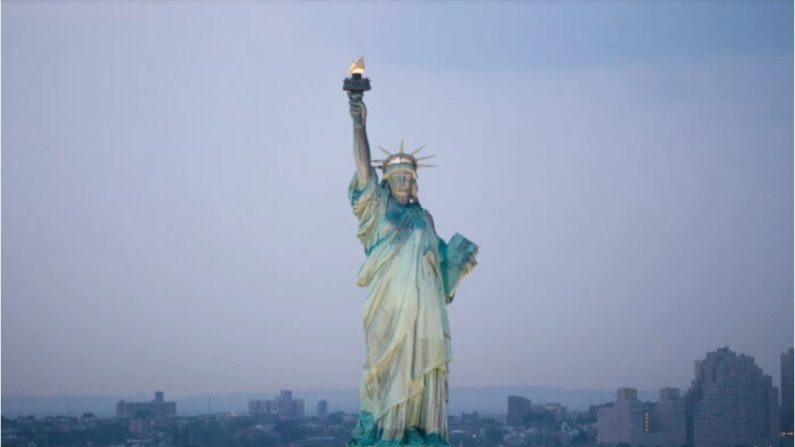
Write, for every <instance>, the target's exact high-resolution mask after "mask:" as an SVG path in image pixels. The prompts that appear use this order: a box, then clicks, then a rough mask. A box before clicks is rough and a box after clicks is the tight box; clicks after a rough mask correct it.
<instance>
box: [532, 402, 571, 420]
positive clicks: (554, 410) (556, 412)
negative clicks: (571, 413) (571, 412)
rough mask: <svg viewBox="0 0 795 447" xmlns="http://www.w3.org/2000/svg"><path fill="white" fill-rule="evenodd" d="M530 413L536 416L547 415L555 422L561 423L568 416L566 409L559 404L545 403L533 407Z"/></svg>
mask: <svg viewBox="0 0 795 447" xmlns="http://www.w3.org/2000/svg"><path fill="white" fill-rule="evenodd" d="M531 412H533V413H537V414H547V415H550V416H551V417H552V418H554V420H555V422H558V423H560V422H563V421H564V420H566V418H567V416H568V410H567V409H566V407H564V406H563V405H561V404H559V403H546V404H541V405H533V406H532V407H531Z"/></svg>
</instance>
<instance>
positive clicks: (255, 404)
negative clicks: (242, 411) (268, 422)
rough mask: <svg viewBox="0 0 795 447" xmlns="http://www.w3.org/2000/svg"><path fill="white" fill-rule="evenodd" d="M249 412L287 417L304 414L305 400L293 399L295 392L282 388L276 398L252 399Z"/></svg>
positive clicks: (296, 416)
mask: <svg viewBox="0 0 795 447" xmlns="http://www.w3.org/2000/svg"><path fill="white" fill-rule="evenodd" d="M248 412H249V414H251V415H252V416H253V415H260V414H271V415H277V416H283V417H287V418H299V417H303V416H304V400H303V399H293V392H292V391H290V390H281V391H280V392H279V394H278V395H277V396H276V398H275V399H251V400H249V401H248Z"/></svg>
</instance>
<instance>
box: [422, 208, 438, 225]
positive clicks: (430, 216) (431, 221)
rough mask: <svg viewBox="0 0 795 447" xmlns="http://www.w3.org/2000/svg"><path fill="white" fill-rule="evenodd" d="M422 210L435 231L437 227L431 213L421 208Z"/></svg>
mask: <svg viewBox="0 0 795 447" xmlns="http://www.w3.org/2000/svg"><path fill="white" fill-rule="evenodd" d="M420 209H422V214H423V215H424V216H425V219H427V220H428V223H430V224H431V227H432V228H434V229H435V228H436V226H435V225H434V223H433V216H432V215H431V212H430V211H428V210H426V209H425V208H422V207H420Z"/></svg>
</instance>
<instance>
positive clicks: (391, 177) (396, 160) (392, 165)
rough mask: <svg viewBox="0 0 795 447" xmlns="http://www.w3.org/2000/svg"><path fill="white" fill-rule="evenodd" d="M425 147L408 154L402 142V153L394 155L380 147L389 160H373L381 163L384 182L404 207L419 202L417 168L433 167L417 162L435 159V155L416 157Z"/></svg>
mask: <svg viewBox="0 0 795 447" xmlns="http://www.w3.org/2000/svg"><path fill="white" fill-rule="evenodd" d="M424 147H425V146H420V147H419V148H417V149H415V150H413V151H411V153H408V154H407V153H405V152H404V151H403V141H402V140H401V141H400V152H398V153H397V154H393V153H391V152H389V151H388V150H386V149H384V148H383V147H380V146H379V148H380V149H381V150H382V151H384V153H386V154H387V158H386V159H384V160H373V161H374V162H376V163H381V170H382V171H383V172H384V180H386V182H387V183H388V184H389V190H390V191H391V193H392V197H394V198H395V199H396V200H397V201H398V202H400V203H401V204H403V205H406V204H408V203H411V202H414V203H418V202H419V198H418V196H417V191H418V189H419V188H417V168H419V167H430V166H432V165H425V164H420V163H417V161H418V160H424V159H427V158H431V157H433V155H430V156H427V157H420V158H416V157H414V155H415V154H416V153H417V152H419V151H421V150H422V148H424Z"/></svg>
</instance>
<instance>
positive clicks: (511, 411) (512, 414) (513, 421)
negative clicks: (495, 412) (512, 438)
mask: <svg viewBox="0 0 795 447" xmlns="http://www.w3.org/2000/svg"><path fill="white" fill-rule="evenodd" d="M531 409H532V405H531V402H530V399H528V398H526V397H522V396H508V418H507V423H508V425H522V424H523V423H524V422H525V419H526V418H527V416H528V415H529V414H530V411H531Z"/></svg>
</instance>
